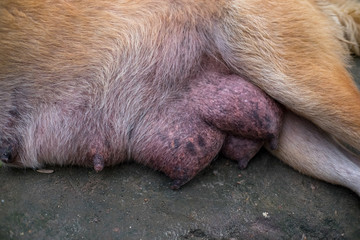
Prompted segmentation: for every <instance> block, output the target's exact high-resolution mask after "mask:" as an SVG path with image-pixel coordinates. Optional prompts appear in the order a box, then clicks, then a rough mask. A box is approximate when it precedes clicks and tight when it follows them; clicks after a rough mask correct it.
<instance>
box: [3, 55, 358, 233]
mask: <svg viewBox="0 0 360 240" xmlns="http://www.w3.org/2000/svg"><path fill="white" fill-rule="evenodd" d="M355 65H356V66H355V67H354V68H352V72H353V74H354V76H355V78H356V79H357V81H358V83H360V59H356V63H355ZM51 169H53V170H54V172H53V173H51V174H46V173H39V172H36V171H33V170H19V169H9V168H4V167H2V168H0V182H1V184H0V239H180V240H183V239H184V240H185V239H197V240H200V239H229V240H230V239H232V240H233V239H299V240H300V239H304V240H305V239H360V198H359V197H358V196H357V195H356V194H354V193H353V192H351V191H350V190H348V189H346V188H343V187H340V186H335V185H331V184H328V183H325V182H322V181H319V180H316V179H313V178H311V177H307V176H304V175H302V174H300V173H298V172H296V171H294V170H293V169H292V168H290V167H288V166H287V165H285V164H283V163H282V162H280V161H279V160H278V159H276V158H275V157H273V156H271V155H270V154H269V153H267V152H266V151H265V150H262V151H260V152H259V153H258V154H257V155H256V156H255V158H254V159H252V160H251V161H250V163H249V166H248V167H247V168H246V169H245V170H239V169H238V168H237V164H236V163H235V162H232V161H229V160H227V159H225V158H223V157H218V159H216V160H214V162H213V163H212V164H211V165H210V166H209V167H208V168H207V169H206V170H205V171H203V172H202V173H201V174H199V175H198V176H197V177H196V178H195V179H194V180H192V181H191V182H189V183H188V184H186V185H185V186H184V187H182V188H181V189H180V190H177V191H174V190H171V189H170V188H169V187H170V180H169V179H168V178H167V177H166V176H164V175H163V174H161V173H159V172H155V171H153V170H151V169H148V168H146V167H143V166H140V165H137V164H123V165H119V166H116V167H113V168H106V169H104V170H103V171H102V172H100V173H96V172H95V171H93V170H92V169H86V168H78V167H51Z"/></svg>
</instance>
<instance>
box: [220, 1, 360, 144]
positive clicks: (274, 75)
mask: <svg viewBox="0 0 360 240" xmlns="http://www.w3.org/2000/svg"><path fill="white" fill-rule="evenodd" d="M225 7H226V6H225ZM226 13H227V14H226V15H225V16H223V21H219V23H218V25H217V26H215V29H214V38H215V43H216V44H217V47H218V49H219V52H220V54H221V56H222V58H223V59H224V61H225V62H226V63H227V64H228V65H229V66H230V67H231V68H232V70H233V71H235V72H236V73H238V74H239V75H241V76H243V77H245V78H246V79H248V80H249V81H251V82H253V83H254V84H256V85H258V86H259V87H260V88H262V89H263V90H264V91H265V92H267V93H268V94H269V95H270V96H272V97H273V98H274V99H276V100H278V101H279V102H280V103H282V104H283V105H285V106H286V107H287V108H288V109H290V110H291V111H293V112H295V113H296V114H298V115H300V116H303V117H305V118H307V119H309V120H310V121H311V122H313V123H315V124H316V125H318V126H319V127H321V128H322V129H323V130H325V131H326V132H328V133H330V134H332V135H333V136H335V137H336V138H337V139H339V140H341V141H343V142H345V143H348V144H350V145H351V146H353V147H355V148H357V149H360V93H359V91H358V89H357V87H356V86H355V83H354V82H353V80H352V78H351V76H350V74H349V73H348V71H347V69H346V64H345V62H346V58H347V57H348V51H347V49H346V48H344V45H343V44H342V43H341V42H340V41H339V40H338V38H337V36H340V35H342V31H341V29H340V28H339V27H338V26H336V24H334V23H333V22H332V21H331V20H330V19H329V18H328V17H327V16H326V15H325V14H323V12H322V11H321V10H320V9H319V7H318V6H317V5H316V4H315V3H314V2H310V1H253V0H252V1H250V0H242V1H235V2H232V5H229V6H228V9H227V11H226Z"/></svg>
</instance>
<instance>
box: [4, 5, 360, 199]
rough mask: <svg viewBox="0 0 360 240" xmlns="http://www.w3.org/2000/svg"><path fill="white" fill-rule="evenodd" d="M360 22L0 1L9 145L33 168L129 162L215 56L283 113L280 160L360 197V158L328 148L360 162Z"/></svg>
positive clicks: (301, 12) (350, 16) (258, 12)
mask: <svg viewBox="0 0 360 240" xmlns="http://www.w3.org/2000/svg"><path fill="white" fill-rule="evenodd" d="M359 18H360V4H359V2H357V1H344V0H338V1H335V0H329V1H325V0H324V1H320V0H290V1H275V0H271V1H261V0H233V1H225V0H212V1H209V0H206V1H205V0H199V1H188V0H143V1H121V0H104V1H97V2H92V1H90V2H89V1H65V0H64V1H62V0H54V1H52V2H51V3H50V2H45V1H38V0H37V1H34V0H21V1H20V0H15V1H14V0H3V1H1V3H0V131H1V135H2V136H1V138H2V141H3V144H5V145H6V144H8V145H9V146H10V145H11V146H13V148H16V149H17V150H16V151H15V152H12V155H14V156H15V155H16V156H17V158H18V163H17V164H19V165H21V166H24V167H34V168H36V167H39V166H41V165H42V164H47V163H50V164H61V165H63V164H75V163H76V164H80V165H86V163H85V161H86V159H85V158H79V154H78V153H83V154H90V155H94V154H95V155H96V154H97V153H99V154H100V155H102V156H103V157H105V158H106V159H107V161H108V165H113V164H115V163H118V162H120V160H121V161H125V160H127V159H129V158H132V157H133V156H134V155H136V153H137V148H139V147H140V146H142V144H143V143H146V142H147V141H149V140H148V139H147V134H145V133H147V132H151V130H153V126H152V125H151V124H148V123H149V121H150V122H154V121H155V120H156V118H150V119H149V118H148V117H147V116H148V115H147V113H148V112H149V111H153V110H154V109H161V107H162V106H165V105H166V104H168V102H171V101H173V100H174V98H176V93H177V92H178V91H180V92H181V91H182V89H184V88H186V87H187V86H188V81H189V79H194V78H193V76H194V75H196V71H197V70H199V69H201V68H202V59H203V56H204V55H206V56H207V57H210V58H212V59H216V60H217V61H219V62H221V63H222V64H225V65H226V66H227V67H228V68H229V69H230V70H231V71H232V73H234V74H236V75H237V76H239V77H241V78H244V79H246V80H248V81H250V82H252V83H253V84H254V85H256V86H258V87H260V88H261V89H262V90H263V91H265V92H266V93H267V94H268V95H269V96H271V97H272V98H273V99H275V100H277V101H278V102H279V103H280V104H282V105H284V106H285V107H286V109H287V110H286V111H285V119H284V128H283V130H282V133H281V136H280V141H279V146H278V148H277V149H276V150H272V149H269V151H270V152H272V153H273V154H274V155H275V156H277V157H279V158H280V159H281V160H283V161H284V162H286V163H288V164H289V165H291V166H293V167H294V168H295V169H297V170H299V171H301V172H303V173H305V174H308V175H311V176H313V177H317V178H320V179H323V180H325V181H328V182H331V183H335V184H340V185H343V186H346V187H349V188H350V189H352V190H354V191H355V192H356V193H357V194H359V195H360V185H359V184H358V183H359V181H360V159H359V157H358V156H353V155H351V154H349V153H348V152H346V151H344V150H343V149H341V147H339V146H338V144H337V143H336V141H334V140H332V139H333V138H335V139H338V140H339V141H342V142H344V143H346V144H349V145H350V146H352V147H354V148H356V149H360V104H359V103H360V94H359V91H358V89H357V88H356V86H355V84H354V82H353V80H352V78H351V75H350V74H349V72H348V70H347V67H348V63H349V52H350V51H351V52H353V53H355V54H359V51H360V49H359V42H360V38H359V32H360V20H359ZM175 109H176V107H175ZM159 111H160V110H159ZM160 116H163V115H161V114H160ZM109 119H116V121H112V124H111V126H109V125H108V124H106V123H107V120H109ZM160 124H161V123H159V125H160ZM80 126H86V128H84V127H80ZM109 129H111V134H108V132H109ZM70 133H71V134H70ZM74 136H77V137H76V138H75V137H74ZM134 136H136V137H134ZM89 138H91V139H92V140H89ZM85 139H86V141H85ZM89 145H90V147H89ZM104 146H106V147H104ZM89 148H90V150H89ZM104 149H113V150H112V151H111V152H110V153H109V152H107V151H106V150H104ZM79 159H80V160H79ZM99 161H100V162H97V163H98V165H97V166H98V168H99V169H100V168H101V161H102V160H99ZM99 164H100V165H99Z"/></svg>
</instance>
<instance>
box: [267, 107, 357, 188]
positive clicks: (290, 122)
mask: <svg viewBox="0 0 360 240" xmlns="http://www.w3.org/2000/svg"><path fill="white" fill-rule="evenodd" d="M267 149H268V150H269V151H270V152H271V153H272V154H273V155H275V156H276V157H278V158H279V159H281V160H282V161H284V162H285V163H287V164H289V165H290V166H292V167H294V168H295V169H297V170H299V171H300V172H302V173H305V174H308V175H310V176H313V177H316V178H319V179H322V180H325V181H327V182H331V183H334V184H339V185H342V186H345V187H348V188H350V189H351V190H353V191H355V192H356V193H357V194H358V195H360V184H359V183H360V158H359V157H356V156H354V155H352V154H350V153H348V152H346V150H344V149H342V148H341V147H339V146H338V145H337V144H336V143H335V142H334V141H333V139H332V138H331V137H329V136H328V134H326V133H325V132H324V131H322V130H321V129H319V128H318V127H316V126H315V125H314V124H312V123H311V122H309V121H308V120H305V119H303V118H301V117H298V116H296V115H295V114H293V113H291V112H287V113H286V114H285V119H284V127H283V131H282V133H281V136H280V139H279V147H278V149H277V150H275V151H273V150H270V148H269V147H267Z"/></svg>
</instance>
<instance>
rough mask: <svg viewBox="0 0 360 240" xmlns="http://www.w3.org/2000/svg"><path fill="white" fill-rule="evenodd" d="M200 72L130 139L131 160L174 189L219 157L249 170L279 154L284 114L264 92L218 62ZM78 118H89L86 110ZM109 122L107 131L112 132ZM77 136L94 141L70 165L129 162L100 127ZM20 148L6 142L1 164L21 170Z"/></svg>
mask: <svg viewBox="0 0 360 240" xmlns="http://www.w3.org/2000/svg"><path fill="white" fill-rule="evenodd" d="M200 69H202V70H200V71H199V72H198V74H196V75H195V76H193V77H192V78H191V79H188V82H185V83H184V84H183V86H182V87H181V88H180V87H179V91H178V95H176V97H172V98H164V99H166V101H164V104H162V105H157V107H156V108H151V106H144V109H145V110H146V113H144V114H143V119H142V122H143V123H145V125H141V126H140V127H135V128H134V129H133V130H132V133H131V137H129V141H130V142H129V146H131V149H130V150H129V151H128V152H129V154H130V157H131V159H133V160H134V161H136V162H138V163H141V164H144V165H146V166H149V167H151V168H153V169H155V170H159V171H162V172H164V173H165V174H166V175H167V176H169V177H170V178H171V179H173V180H174V181H173V184H172V188H173V189H178V188H179V187H181V186H182V185H183V184H185V183H186V182H188V181H190V180H191V179H192V178H193V177H195V176H196V175H197V174H198V173H199V172H200V171H201V170H203V169H204V168H205V167H206V166H208V165H209V164H210V162H211V161H212V160H213V159H214V158H215V157H216V156H217V155H218V154H219V153H222V154H223V155H225V156H226V157H227V158H229V159H232V160H235V161H237V162H238V164H239V167H240V168H242V169H243V168H245V167H246V166H247V164H248V162H249V160H250V159H251V158H252V157H253V156H254V155H255V154H256V153H257V152H258V151H259V149H260V148H261V147H262V146H263V144H264V143H265V142H269V144H270V146H271V147H272V148H276V146H277V139H278V137H279V133H280V130H281V126H282V115H283V113H282V110H281V108H280V107H279V105H278V104H277V103H276V102H275V101H274V100H272V99H271V98H270V97H268V96H267V95H266V94H265V93H264V92H263V91H262V90H260V89H259V88H258V87H256V86H254V85H252V84H251V83H249V82H248V81H245V80H244V79H242V78H241V77H240V76H237V75H234V74H232V73H231V72H230V71H229V70H228V69H227V68H226V67H225V66H224V65H223V64H222V63H219V62H216V61H214V60H212V61H210V60H205V61H203V64H202V66H201V68H200ZM152 91H153V90H152V89H150V90H149V93H151V92H152ZM160 97H161V96H160ZM160 97H159V98H160ZM65 107H66V106H65ZM76 117H78V118H82V117H83V116H82V115H81V109H79V111H78V112H77V115H75V116H74V118H76ZM108 121H109V122H108V123H109V124H106V126H107V125H109V126H111V120H108ZM79 122H80V121H79ZM135 125H136V124H135ZM144 129H147V130H146V131H144ZM76 136H77V138H78V139H86V138H89V137H88V136H92V137H91V138H89V139H90V140H89V141H88V142H85V144H83V145H79V146H77V147H78V149H79V150H78V152H79V153H81V154H84V155H83V156H84V157H82V158H80V157H74V158H73V160H71V161H72V162H70V164H77V165H82V166H92V167H93V168H94V169H95V171H101V170H102V169H103V168H104V167H105V166H108V165H114V164H116V163H119V162H123V161H124V160H125V159H116V157H117V155H116V151H115V150H114V149H113V148H114V146H115V145H116V144H114V143H112V142H110V140H109V139H110V138H109V137H106V134H102V132H101V130H99V129H97V128H96V125H94V126H89V125H87V126H84V130H82V131H80V132H79V135H76ZM74 139H75V138H74ZM16 146H18V144H17V141H16V140H14V141H8V140H7V141H3V142H2V144H1V146H0V160H2V161H3V162H5V163H7V164H9V165H11V164H13V165H14V166H16V165H17V164H18V163H16V162H17V161H15V158H16V156H17V155H18V153H17V147H16ZM114 153H115V154H114ZM112 159H115V160H112Z"/></svg>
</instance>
